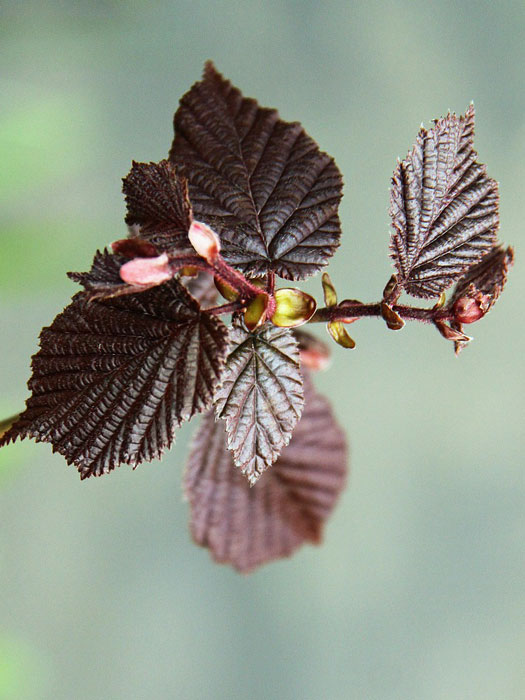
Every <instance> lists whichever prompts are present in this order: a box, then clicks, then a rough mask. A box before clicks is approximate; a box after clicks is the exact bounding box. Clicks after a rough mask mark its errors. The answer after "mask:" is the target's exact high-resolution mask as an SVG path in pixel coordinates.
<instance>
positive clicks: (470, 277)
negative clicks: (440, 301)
mask: <svg viewBox="0 0 525 700" xmlns="http://www.w3.org/2000/svg"><path fill="white" fill-rule="evenodd" d="M513 264H514V250H513V249H512V248H511V247H509V248H507V249H506V250H505V249H504V248H502V247H501V246H495V247H494V248H493V249H492V250H491V252H490V253H489V254H488V255H485V257H484V258H483V259H482V260H481V262H480V263H479V264H478V265H476V266H475V267H473V268H471V269H470V270H469V271H468V272H467V274H466V275H465V276H464V277H462V278H461V279H460V280H459V282H458V283H457V285H456V287H455V288H454V292H453V294H452V297H451V300H450V306H451V307H452V308H453V309H454V310H455V311H456V319H457V320H458V321H459V322H462V323H472V321H470V320H468V319H467V318H461V314H459V315H458V313H459V310H460V309H461V310H462V311H463V313H465V312H467V309H466V308H464V307H466V306H467V303H468V302H475V304H476V306H477V307H478V310H479V315H478V318H481V316H484V315H485V314H486V313H487V312H488V311H489V310H490V309H491V308H492V306H493V305H494V304H495V302H496V301H497V299H498V297H499V295H500V294H501V292H502V290H503V287H504V286H505V283H506V281H507V275H508V271H509V268H510V267H512V265H513ZM463 300H464V301H463ZM469 309H470V311H471V312H472V311H474V308H473V306H472V304H471V305H470V306H469ZM475 315H477V314H475ZM467 316H468V313H467ZM471 318H472V313H471ZM472 320H473V321H475V320H477V318H472Z"/></svg>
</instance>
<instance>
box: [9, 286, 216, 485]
mask: <svg viewBox="0 0 525 700" xmlns="http://www.w3.org/2000/svg"><path fill="white" fill-rule="evenodd" d="M226 348H227V330H226V327H225V326H224V324H223V323H222V322H221V321H220V320H218V319H216V318H212V317H209V316H207V315H205V314H203V313H201V311H200V308H199V305H198V304H197V302H196V301H195V300H194V299H193V298H192V297H191V296H190V295H189V294H188V293H187V292H186V291H185V290H184V288H183V287H182V286H181V285H180V284H179V283H178V282H176V281H172V282H170V283H169V284H166V285H163V286H162V287H155V288H154V289H151V290H148V291H146V292H144V293H142V294H138V295H129V296H126V297H121V298H118V299H112V300H108V301H104V302H89V301H86V299H85V297H84V296H83V295H82V294H79V295H77V296H76V297H75V298H74V300H73V302H72V304H70V305H69V306H68V307H67V308H66V309H65V310H64V311H63V312H62V313H61V314H59V315H58V316H57V317H56V319H55V320H54V322H53V324H52V325H51V326H50V327H49V328H44V330H43V331H42V333H41V335H40V351H39V352H38V353H37V354H36V355H35V356H34V357H33V362H32V368H33V375H32V377H31V379H30V380H29V389H30V390H31V392H32V395H31V397H30V398H29V399H28V401H27V407H26V410H25V412H24V413H22V415H21V416H20V418H19V419H18V421H17V422H16V423H15V424H14V425H13V427H12V428H11V429H10V430H9V431H8V432H7V433H6V434H5V435H4V436H3V438H2V439H1V442H0V444H5V443H7V442H9V441H11V440H15V439H16V438H18V437H19V438H24V437H32V438H34V439H35V440H37V441H41V440H43V441H46V442H50V443H52V445H53V450H56V451H58V452H60V453H61V454H63V455H64V456H65V458H66V460H67V462H68V463H74V464H75V465H76V466H77V467H78V470H79V472H80V474H81V476H82V477H83V478H84V477H87V476H92V475H95V476H99V475H101V474H105V473H107V472H109V471H111V470H112V469H114V468H115V467H117V466H119V464H121V463H126V464H131V465H132V466H134V467H135V466H137V465H138V464H139V463H140V462H142V461H144V460H151V459H154V458H155V457H159V456H160V455H161V454H162V452H163V451H164V449H165V448H167V447H170V445H171V443H172V442H173V439H174V431H175V428H177V427H178V426H179V425H180V424H181V422H182V421H186V420H189V419H190V418H191V417H192V416H193V415H194V414H195V413H199V412H200V411H204V410H206V409H207V408H208V407H209V406H210V405H211V402H212V399H213V393H214V389H215V386H216V384H217V381H218V379H219V376H220V373H221V370H222V368H223V365H224V359H225V356H226Z"/></svg>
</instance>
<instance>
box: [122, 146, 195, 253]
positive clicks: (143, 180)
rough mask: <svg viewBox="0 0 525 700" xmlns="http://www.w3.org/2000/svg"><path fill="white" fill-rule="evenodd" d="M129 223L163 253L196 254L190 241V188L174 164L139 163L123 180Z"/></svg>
mask: <svg viewBox="0 0 525 700" xmlns="http://www.w3.org/2000/svg"><path fill="white" fill-rule="evenodd" d="M122 182H123V188H122V190H123V192H124V194H125V196H126V204H127V208H128V212H127V215H126V223H127V224H128V226H130V227H134V226H139V231H140V237H141V238H143V239H145V240H147V241H149V242H150V243H152V244H153V245H154V246H155V247H156V248H157V249H158V250H159V251H161V252H171V253H176V254H177V255H195V251H194V250H193V247H192V245H191V244H190V242H189V239H188V229H189V227H190V225H191V222H192V212H191V205H190V200H189V198H188V185H187V182H186V179H185V178H183V177H181V176H180V175H179V174H178V173H177V171H176V169H175V167H174V166H173V164H172V163H170V162H169V161H167V160H161V161H160V163H135V162H133V166H132V168H131V170H130V172H129V174H128V175H127V176H126V177H125V178H124V179H123V181H122Z"/></svg>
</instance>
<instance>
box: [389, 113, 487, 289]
mask: <svg viewBox="0 0 525 700" xmlns="http://www.w3.org/2000/svg"><path fill="white" fill-rule="evenodd" d="M476 158H477V153H476V151H475V150H474V107H473V106H472V105H471V106H470V107H469V108H468V110H467V111H466V113H465V115H464V116H460V117H457V116H456V115H455V114H448V115H447V116H446V117H445V118H444V119H439V120H437V121H436V123H435V126H434V128H433V129H431V130H430V131H427V130H426V129H424V128H421V130H420V132H419V134H418V136H417V139H416V144H415V146H414V148H413V150H412V151H411V153H409V154H408V156H407V157H406V158H405V160H403V161H402V162H400V163H399V165H398V166H397V169H396V171H395V172H394V176H393V178H392V191H391V206H390V215H391V217H392V224H393V228H394V233H393V234H392V239H391V251H392V258H393V259H394V262H395V264H396V267H397V271H398V273H399V277H398V281H399V283H400V284H401V285H402V286H403V287H404V289H405V290H406V291H407V292H408V293H409V294H412V295H413V296H416V297H434V296H438V295H439V294H440V293H441V292H443V291H444V290H445V289H447V288H448V287H450V286H451V285H452V284H454V282H455V281H457V280H458V279H459V277H460V276H461V275H462V273H463V272H464V271H465V270H467V269H468V268H470V267H471V266H472V265H475V264H476V263H478V262H479V261H480V260H481V258H482V257H483V255H485V254H486V253H488V252H489V251H490V249H491V248H492V246H493V244H494V242H495V240H496V233H497V229H498V225H499V217H498V184H497V182H496V181H495V180H492V178H489V177H488V176H487V174H486V168H485V166H484V165H482V164H480V163H478V162H477V160H476Z"/></svg>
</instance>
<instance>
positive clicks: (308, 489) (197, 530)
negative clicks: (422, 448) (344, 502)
mask: <svg viewBox="0 0 525 700" xmlns="http://www.w3.org/2000/svg"><path fill="white" fill-rule="evenodd" d="M305 394H306V403H305V408H304V412H303V415H302V417H301V420H300V421H299V423H298V424H297V427H296V429H295V431H294V434H293V437H292V440H291V442H290V444H289V445H288V446H287V447H285V448H284V449H283V451H282V453H281V455H280V457H279V459H278V460H277V461H276V463H275V464H274V465H273V467H272V468H271V469H270V470H269V471H268V472H266V473H265V474H264V476H263V477H262V478H261V479H260V481H258V482H257V483H256V484H255V485H254V486H252V487H250V486H249V485H248V483H247V481H246V479H245V478H244V477H243V476H242V475H241V474H240V473H239V471H238V470H237V469H235V468H234V464H233V460H232V457H231V453H230V452H229V451H228V450H227V448H226V434H225V431H224V423H223V422H222V421H218V422H215V421H214V416H213V414H212V413H209V414H208V415H206V416H205V418H204V419H203V422H202V424H201V426H200V429H199V431H198V433H197V434H196V436H195V439H194V442H193V447H192V450H191V454H190V458H189V462H188V465H187V468H186V473H185V477H184V489H185V493H186V495H187V498H188V500H189V502H190V507H191V517H190V530H191V533H192V536H193V539H194V540H195V542H196V543H197V544H199V545H201V546H203V547H208V548H209V550H210V553H211V555H212V556H213V558H214V559H215V560H216V561H217V562H221V563H227V564H231V565H232V566H234V567H235V568H236V569H237V570H239V571H241V572H243V573H247V572H249V571H251V570H252V569H254V568H255V567H257V566H260V565H261V564H265V563H267V562H269V561H272V560H274V559H280V558H282V557H288V556H290V555H291V554H292V553H293V552H294V551H295V550H296V549H297V548H298V547H299V546H301V545H302V544H303V543H305V542H312V543H314V544H318V543H319V542H320V541H321V537H322V531H323V526H324V522H325V521H326V519H327V517H328V516H329V515H330V513H331V511H332V510H333V508H334V506H335V504H336V501H337V499H338V497H339V494H340V493H341V491H342V489H343V487H344V485H345V481H346V471H347V448H346V443H345V437H344V433H343V431H342V429H341V428H340V427H339V425H338V424H337V423H336V421H335V419H334V416H333V414H332V411H331V407H330V404H329V402H328V401H327V400H326V399H325V398H324V397H322V396H320V395H319V394H317V393H316V392H315V390H314V389H313V388H312V387H311V384H310V383H309V382H307V383H306V384H305Z"/></svg>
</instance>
